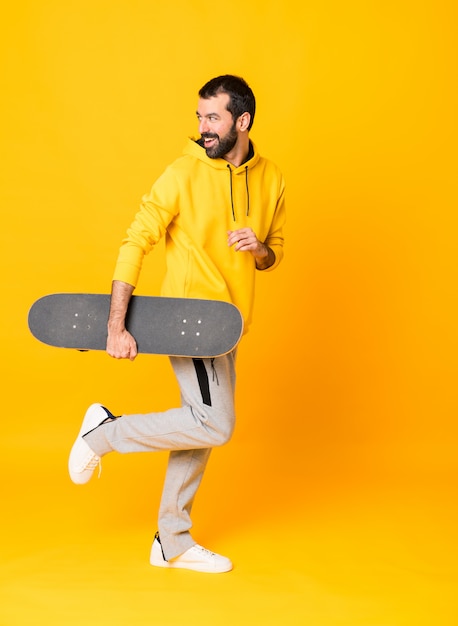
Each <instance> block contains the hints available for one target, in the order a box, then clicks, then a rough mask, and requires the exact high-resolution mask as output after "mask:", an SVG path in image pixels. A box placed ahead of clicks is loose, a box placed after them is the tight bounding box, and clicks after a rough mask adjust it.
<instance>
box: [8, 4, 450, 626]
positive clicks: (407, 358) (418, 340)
mask: <svg viewBox="0 0 458 626" xmlns="http://www.w3.org/2000/svg"><path fill="white" fill-rule="evenodd" d="M0 45H1V48H2V79H1V82H2V99H1V105H0V106H1V114H2V115H1V118H2V143H1V146H2V152H1V154H2V157H1V158H2V167H1V170H2V172H1V176H2V189H1V211H2V228H1V234H0V237H1V254H2V258H1V263H2V307H1V325H0V331H1V345H2V352H3V353H2V359H1V366H0V367H1V385H2V405H1V413H2V419H1V431H0V433H1V434H0V459H1V461H0V462H1V468H0V475H1V482H2V489H1V498H2V521H1V546H0V549H1V561H2V564H1V571H0V581H1V587H0V624H1V626H16V625H21V626H22V625H23V624H24V625H25V624H27V625H28V624H32V623H47V624H51V625H54V624H55V625H59V626H60V625H62V624H66V625H73V624H74V625H75V626H76V625H78V626H80V625H81V624H87V625H90V626H92V625H94V626H96V625H105V624H110V625H112V626H117V625H124V624H129V625H131V624H132V625H134V624H135V625H136V624H138V625H149V624H159V625H164V626H168V625H169V624H170V625H172V624H173V625H174V624H180V625H181V624H222V623H227V624H234V623H235V624H240V625H250V626H251V625H254V624H259V625H266V624H269V625H270V624H275V625H276V624H309V625H310V626H328V625H336V626H337V625H338V626H342V625H348V626H407V625H408V626H422V625H428V626H429V625H431V626H452V625H453V626H455V625H456V624H457V623H458V606H457V600H456V596H457V593H456V592H457V582H458V575H457V574H458V573H457V566H456V563H457V556H458V554H457V552H458V551H457V539H456V528H457V521H458V520H457V517H458V515H457V513H458V509H457V504H456V496H457V493H456V485H457V473H458V472H457V470H458V460H457V445H456V444H457V435H458V426H457V406H458V402H457V352H458V331H457V313H458V306H457V246H456V239H457V200H458V193H457V180H456V179H457V157H456V154H457V148H456V146H457V139H458V133H457V88H456V75H457V63H456V59H457V52H458V45H457V9H456V3H455V2H452V1H451V0H449V1H447V0H436V1H434V2H433V1H429V2H427V1H424V0H423V1H422V0H420V1H417V2H413V0H406V1H404V2H393V1H392V0H387V1H384V2H382V1H381V0H379V1H375V0H366V1H364V0H349V1H348V2H339V1H338V0H323V1H320V2H318V1H317V0H305V1H304V2H299V3H297V2H293V1H292V0H284V1H283V2H272V1H269V0H256V1H251V2H250V1H247V2H245V3H232V4H231V3H229V4H228V3H214V2H209V1H208V0H203V1H202V2H196V1H194V0H188V1H186V0H176V1H175V2H165V1H164V0H160V1H158V2H154V1H147V0H106V1H102V0H78V1H76V0H65V1H63V0H62V1H58V0H41V1H39V0H38V1H36V2H33V1H32V0H30V1H28V2H27V1H24V0H18V1H17V2H15V3H11V4H10V6H9V7H8V8H7V9H6V11H5V10H4V12H3V17H2V36H1V44H0ZM226 72H230V73H237V74H241V75H243V76H244V77H245V78H246V79H247V80H248V82H249V83H250V84H251V86H252V87H253V89H254V91H255V94H256V96H257V100H258V112H257V118H256V121H255V125H254V128H253V131H252V137H253V139H254V141H255V142H256V143H257V145H258V147H259V149H260V150H261V152H262V153H263V154H264V155H265V156H268V157H270V158H272V159H273V160H274V161H276V162H277V163H278V165H279V166H280V167H281V168H282V170H283V171H284V173H285V176H286V179H287V183H288V216H289V217H288V228H287V248H286V256H285V260H284V263H283V264H282V266H280V268H279V269H278V270H277V271H276V272H275V273H272V274H265V275H262V276H260V277H259V281H258V300H257V305H256V317H255V324H254V326H253V329H252V331H251V332H250V334H249V335H248V336H247V338H246V339H245V340H244V341H243V343H242V345H241V348H240V354H239V387H238V396H237V405H238V426H237V430H236V434H235V436H234V439H233V441H232V442H231V444H229V445H228V446H227V447H225V448H222V449H219V450H216V451H215V453H214V455H213V457H212V460H211V463H210V466H209V468H208V472H207V474H206V477H205V479H204V483H203V485H202V488H201V491H200V492H199V495H198V498H197V500H196V504H195V511H194V522H195V537H196V539H197V540H198V541H199V542H201V543H203V544H204V545H206V546H208V547H211V548H213V549H215V550H218V551H220V552H222V553H223V554H228V555H229V556H231V558H233V560H234V563H235V570H234V571H233V572H232V573H231V574H228V575H224V576H217V577H211V576H205V575H199V574H195V573H192V572H166V571H165V572H164V571H162V570H156V569H154V568H151V567H150V566H149V564H148V555H149V547H150V543H151V540H152V537H153V534H154V531H155V528H156V512H157V506H158V502H159V497H160V491H161V486H162V478H163V475H164V471H165V464H166V456H165V455H137V456H135V455H131V456H121V455H119V456H116V455H110V456H109V457H107V458H106V459H104V464H103V473H102V476H101V478H100V480H97V479H96V478H94V480H93V481H92V482H91V483H90V484H89V485H87V486H86V487H85V488H79V487H76V486H74V485H72V484H71V483H70V481H69V479H68V477H67V473H66V462H67V454H68V451H69V447H70V446H71V443H72V441H73V439H74V437H75V435H76V433H77V431H78V429H79V424H80V420H81V417H82V415H83V414H84V411H85V409H86V407H87V406H88V405H89V404H90V403H91V402H94V401H101V402H104V403H105V404H107V406H109V407H110V408H111V409H112V410H113V411H114V412H131V411H132V412H133V411H145V410H151V409H154V408H157V409H158V410H161V409H165V408H167V407H168V406H169V405H170V403H171V402H172V401H175V398H176V396H177V392H176V389H175V386H174V380H173V376H172V374H171V371H170V368H169V365H168V363H167V360H166V359H164V358H161V357H146V356H141V357H139V358H138V359H137V361H136V362H135V363H134V364H132V363H128V362H127V363H125V362H116V361H113V360H111V359H109V357H108V356H106V355H105V354H102V353H100V354H96V353H88V354H80V353H77V352H72V351H65V350H58V349H52V348H48V347H46V346H44V345H42V344H39V343H38V342H37V341H35V340H33V338H32V337H31V336H30V334H29V332H28V329H27V324H26V322H27V312H28V308H29V306H30V305H31V304H32V302H33V301H34V300H35V299H36V298H38V297H39V296H41V295H44V294H46V293H50V292H57V291H90V292H106V291H108V290H109V288H110V281H111V274H112V270H113V264H114V261H115V258H116V254H117V249H118V246H119V243H120V240H121V238H122V236H123V234H124V231H125V229H126V227H127V225H128V224H129V222H130V220H131V218H132V216H133V213H134V211H135V210H136V208H137V206H138V202H139V199H140V197H141V195H142V194H143V193H144V192H145V191H147V190H148V189H149V187H150V185H151V183H152V182H153V181H154V179H155V177H156V176H158V175H159V174H160V173H161V171H162V169H163V168H164V167H165V166H166V165H167V164H168V163H169V162H170V161H171V160H172V159H174V158H175V157H176V156H177V155H178V154H179V153H180V152H181V149H182V146H183V144H184V140H185V137H186V136H188V135H191V134H195V133H196V132H197V131H196V121H195V108H196V103H197V90H198V89H199V87H200V86H201V85H202V84H203V83H204V82H205V81H206V80H208V79H209V78H211V77H212V76H214V75H217V74H220V73H226ZM162 269H163V259H162V252H161V250H158V251H156V252H155V253H153V255H151V256H150V257H149V258H148V259H147V262H146V264H145V268H144V272H143V274H142V278H141V283H140V285H139V288H138V293H145V294H154V293H156V292H157V289H158V285H159V282H160V276H161V272H162Z"/></svg>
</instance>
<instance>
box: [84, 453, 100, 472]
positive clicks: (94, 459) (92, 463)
mask: <svg viewBox="0 0 458 626" xmlns="http://www.w3.org/2000/svg"><path fill="white" fill-rule="evenodd" d="M97 466H98V467H99V472H98V476H97V478H100V475H101V474H102V459H101V458H100V457H98V456H97V455H96V454H91V456H90V457H89V459H88V461H87V462H86V463H85V464H84V465H83V468H82V470H81V471H83V472H84V471H85V470H90V471H91V472H93V471H94V470H95V468H96V467H97Z"/></svg>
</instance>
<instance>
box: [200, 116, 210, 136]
mask: <svg viewBox="0 0 458 626" xmlns="http://www.w3.org/2000/svg"><path fill="white" fill-rule="evenodd" d="M207 131H208V124H207V121H206V120H204V119H201V120H200V122H199V133H200V134H202V133H206V132H207Z"/></svg>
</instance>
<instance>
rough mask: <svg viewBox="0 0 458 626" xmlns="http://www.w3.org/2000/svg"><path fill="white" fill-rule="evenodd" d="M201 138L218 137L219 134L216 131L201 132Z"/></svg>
mask: <svg viewBox="0 0 458 626" xmlns="http://www.w3.org/2000/svg"><path fill="white" fill-rule="evenodd" d="M200 136H201V137H202V139H219V135H217V134H216V133H201V135H200Z"/></svg>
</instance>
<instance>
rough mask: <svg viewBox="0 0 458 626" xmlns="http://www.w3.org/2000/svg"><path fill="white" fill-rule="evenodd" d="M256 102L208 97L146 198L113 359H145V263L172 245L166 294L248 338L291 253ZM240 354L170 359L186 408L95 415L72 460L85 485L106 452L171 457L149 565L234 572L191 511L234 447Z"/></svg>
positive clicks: (231, 85) (123, 275) (238, 83)
mask: <svg viewBox="0 0 458 626" xmlns="http://www.w3.org/2000/svg"><path fill="white" fill-rule="evenodd" d="M254 114H255V98H254V95H253V92H252V90H251V89H250V87H249V86H248V85H247V83H246V82H245V81H244V80H243V79H241V78H239V77H236V76H231V75H225V76H219V77H217V78H214V79H212V80H210V81H209V82H208V83H206V85H204V87H202V89H201V90H200V91H199V100H198V108H197V119H198V122H199V133H200V139H199V140H197V141H196V140H194V139H189V140H188V142H187V145H186V147H185V149H184V151H183V155H182V156H181V157H180V158H178V159H177V160H176V161H175V162H174V163H172V164H171V165H170V166H169V167H168V168H167V169H166V170H165V172H164V173H163V174H162V176H161V177H160V178H159V179H158V180H157V181H156V183H155V184H154V185H153V187H152V189H151V191H150V193H149V194H148V195H146V196H144V197H143V201H142V204H141V207H140V210H139V212H138V213H137V215H136V217H135V219H134V221H133V223H132V224H131V226H130V228H129V229H128V231H127V236H126V238H125V239H124V241H123V243H122V246H121V249H120V252H119V256H118V260H117V264H116V268H115V273H114V278H113V285H112V298H111V309H110V316H109V321H108V340H107V352H108V354H110V355H111V356H112V357H114V358H128V359H131V360H133V359H135V357H136V355H137V346H136V342H135V338H134V337H133V336H132V335H131V334H130V333H129V332H128V330H126V327H125V323H124V322H125V317H126V311H127V307H128V304H129V300H130V297H131V295H132V293H133V291H134V287H135V285H136V284H137V280H138V277H139V273H140V270H141V266H142V260H143V257H144V255H145V254H147V253H148V252H149V251H150V250H151V249H152V248H153V247H154V245H155V244H156V243H157V242H158V241H159V240H160V239H161V238H162V237H163V236H164V237H165V238H166V261H167V270H166V275H165V278H164V281H163V286H162V292H161V293H162V295H163V296H169V297H189V298H208V299H215V300H225V301H228V302H232V303H233V304H235V305H236V306H237V307H238V308H239V309H240V311H241V312H242V315H243V317H244V321H245V331H246V330H247V329H248V327H249V325H250V322H251V316H252V307H253V295H254V281H255V274H256V271H257V270H264V271H265V270H272V269H274V268H275V267H277V265H278V264H279V263H280V261H281V259H282V256H283V232H282V229H283V225H284V221H285V206H284V181H283V177H282V175H281V173H280V171H279V170H278V168H277V167H276V166H275V165H274V164H273V163H271V162H270V161H268V160H266V159H264V158H263V157H261V156H260V155H259V153H258V152H257V150H256V148H255V146H254V144H253V143H252V142H251V141H250V138H249V131H250V129H251V126H252V124H253V119H254ZM235 359H236V350H234V351H232V352H231V353H229V354H227V355H225V356H221V357H217V358H214V359H192V358H176V357H171V359H170V360H171V363H172V367H173V369H174V373H175V375H176V378H177V380H178V383H179V386H180V391H181V397H182V405H181V407H179V408H174V409H171V410H169V411H165V412H162V413H148V414H144V415H123V416H121V417H115V416H114V415H113V414H112V413H111V412H110V411H108V409H106V408H105V407H103V406H102V405H100V404H94V405H92V406H91V407H89V409H88V411H87V412H86V415H85V417H84V420H83V424H82V427H81V430H80V432H79V435H78V437H77V439H76V441H75V443H74V445H73V448H72V451H71V453H70V458H69V472H70V476H71V478H72V480H73V481H74V482H75V483H77V484H83V483H86V482H87V481H88V480H89V479H90V478H91V476H92V474H93V471H94V469H95V468H96V467H97V465H98V464H99V463H100V459H101V457H102V456H103V455H105V454H107V453H108V452H112V451H114V450H116V451H118V452H144V451H150V452H151V451H159V450H168V451H170V456H169V462H168V467H167V474H166V479H165V484H164V489H163V495H162V499H161V504H160V510H159V523H158V527H159V531H158V533H156V536H155V538H154V541H153V545H152V549H151V558H150V562H151V564H152V565H156V566H160V567H176V568H186V569H192V570H197V571H206V572H225V571H229V570H230V569H231V568H232V563H231V561H230V560H229V559H228V558H226V557H224V556H220V555H218V554H215V553H213V552H210V551H209V550H206V549H205V548H202V547H201V546H199V545H197V544H196V542H195V541H194V540H193V538H192V537H191V534H190V528H191V526H192V523H191V519H190V513H191V508H192V504H193V501H194V497H195V494H196V491H197V489H198V487H199V484H200V481H201V479H202V476H203V473H204V470H205V467H206V464H207V461H208V458H209V455H210V452H211V449H212V448H213V447H214V446H219V445H223V444H224V443H226V442H227V441H228V440H229V439H230V437H231V435H232V432H233V428H234V423H235V414H234V392H235Z"/></svg>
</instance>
